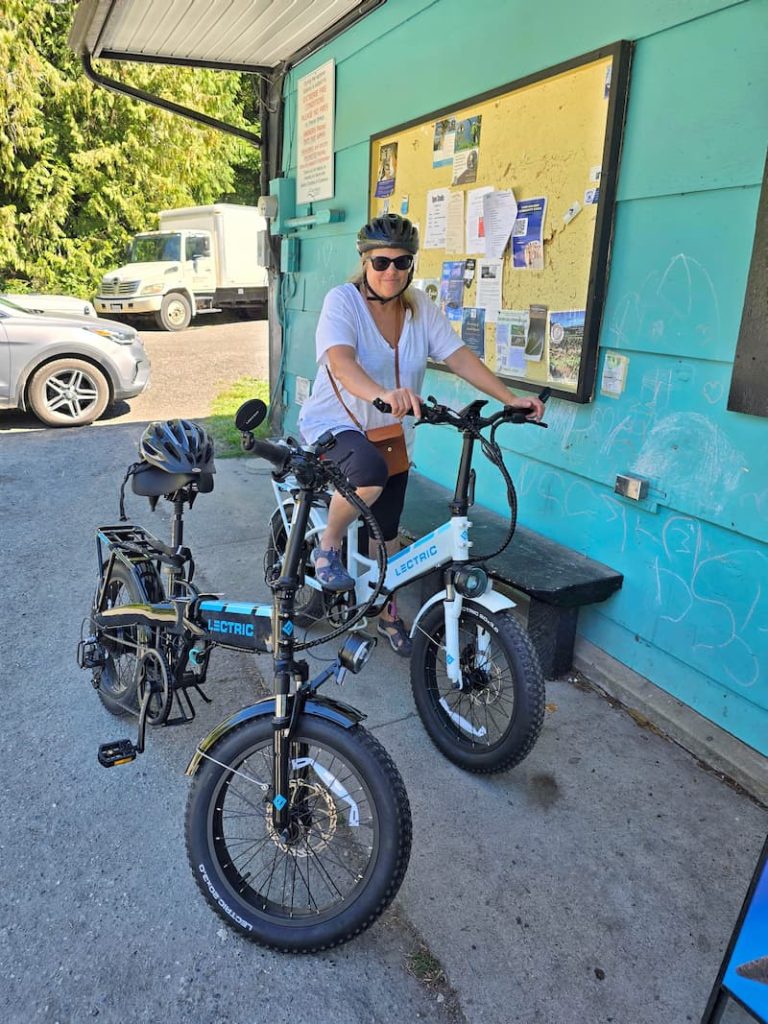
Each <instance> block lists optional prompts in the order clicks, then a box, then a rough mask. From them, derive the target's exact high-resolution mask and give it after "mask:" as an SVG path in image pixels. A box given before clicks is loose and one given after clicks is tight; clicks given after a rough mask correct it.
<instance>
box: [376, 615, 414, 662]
mask: <svg viewBox="0 0 768 1024" xmlns="http://www.w3.org/2000/svg"><path fill="white" fill-rule="evenodd" d="M377 632H378V633H379V635H380V636H385V637H386V638H387V640H389V646H390V647H391V648H392V650H393V651H394V652H395V654H399V655H400V657H401V658H410V656H411V651H412V650H413V643H412V642H411V638H410V637H409V636H408V630H407V629H406V628H405V623H404V622H403V620H402V619H400V618H397V619H379V625H378V629H377Z"/></svg>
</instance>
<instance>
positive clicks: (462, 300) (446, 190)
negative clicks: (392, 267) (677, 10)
mask: <svg viewBox="0 0 768 1024" xmlns="http://www.w3.org/2000/svg"><path fill="white" fill-rule="evenodd" d="M630 52H631V48H630V44H629V43H617V44H615V45H613V46H611V47H606V48H605V49H603V50H599V51H595V52H593V53H591V54H587V55H585V56H583V57H580V58H577V59H576V60H574V61H570V62H568V63H567V64H564V65H558V66H557V67H556V68H551V69H548V70H546V71H543V72H540V73H538V74H536V75H533V76H530V77H528V78H526V79H523V80H520V81H518V82H513V83H511V84H509V85H506V86H504V87H502V88H500V89H496V90H494V91H493V92H491V93H485V94H483V95H481V96H477V97H474V98H472V99H469V100H466V101H464V102H462V103H458V104H455V105H453V106H451V107H449V108H443V109H442V110H439V111H435V112H433V113H430V114H428V115H426V116H424V117H422V118H420V119H419V120H418V121H412V122H409V123H408V124H405V125H400V126H399V127H396V128H393V129H389V130H387V131H386V132H382V133H379V134H377V135H375V136H374V137H372V139H371V154H370V158H371V159H370V202H369V206H370V213H371V216H376V215H377V214H381V213H384V212H393V213H400V214H402V215H403V216H407V217H408V218H409V219H410V220H412V221H413V222H414V223H415V224H417V225H418V227H419V232H420V236H421V250H420V253H419V257H418V261H417V265H416V270H415V280H414V284H415V285H416V286H417V287H422V288H423V289H424V290H426V291H427V292H428V293H429V294H430V295H431V297H433V299H434V300H435V301H436V302H437V303H438V305H440V306H441V308H442V309H443V311H444V312H446V315H448V316H449V318H450V319H451V320H452V323H453V326H454V329H455V330H456V331H457V333H458V334H460V335H461V336H462V337H463V338H464V340H465V343H466V344H468V345H469V346H470V347H471V348H472V349H473V350H474V351H476V352H477V354H478V355H479V356H480V358H481V359H483V361H484V362H485V363H486V365H487V366H489V368H490V369H492V370H493V371H494V372H495V373H497V374H498V375H499V376H500V377H502V378H504V379H505V380H508V381H509V383H511V384H513V385H515V386H521V387H523V388H528V389H531V390H540V389H541V388H542V387H544V386H549V387H551V388H552V390H553V392H554V393H555V394H558V395H559V396H561V397H564V398H570V399H572V400H574V401H581V402H586V401H589V400H590V398H591V396H592V392H593V389H594V377H595V367H596V362H597V344H598V334H599V327H600V318H601V314H602V307H603V298H604V294H605V285H606V280H607V270H608V253H609V242H610V232H611V225H612V215H613V205H614V196H615V187H616V176H617V170H618V158H619V152H620V142H621V131H622V128H623V120H624V111H625V107H626V99H627V87H628V79H629V60H630ZM505 239H506V241H505Z"/></svg>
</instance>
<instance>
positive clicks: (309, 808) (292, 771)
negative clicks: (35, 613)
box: [78, 400, 411, 952]
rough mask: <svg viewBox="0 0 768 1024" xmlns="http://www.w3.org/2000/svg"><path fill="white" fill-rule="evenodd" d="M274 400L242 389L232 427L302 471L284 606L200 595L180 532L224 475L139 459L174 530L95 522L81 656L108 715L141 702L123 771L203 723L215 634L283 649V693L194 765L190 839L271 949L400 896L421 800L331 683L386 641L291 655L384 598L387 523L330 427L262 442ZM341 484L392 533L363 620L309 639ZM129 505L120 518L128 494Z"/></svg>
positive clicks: (213, 901)
mask: <svg viewBox="0 0 768 1024" xmlns="http://www.w3.org/2000/svg"><path fill="white" fill-rule="evenodd" d="M265 412H266V408H265V406H264V403H263V402H260V401H258V400H253V401H250V402H246V403H245V405H243V406H242V407H241V409H240V410H239V411H238V414H237V417H236V424H237V426H238V428H239V429H240V430H241V432H242V435H243V438H244V446H245V447H246V448H249V449H251V450H253V451H254V453H255V454H257V455H259V456H261V457H263V458H265V459H267V460H268V461H269V462H270V463H271V464H272V466H273V471H274V475H275V476H276V477H278V478H280V477H285V476H289V475H290V476H291V478H292V479H293V480H295V482H296V494H295V502H296V513H295V523H294V525H295V531H294V530H292V531H291V533H290V536H289V537H288V538H287V544H286V549H285V557H284V559H283V561H282V565H281V571H280V573H279V575H277V576H273V577H272V578H270V580H269V582H270V586H271V588H272V595H273V600H272V603H271V605H263V604H258V603H255V602H233V601H229V600H226V599H222V598H221V597H219V596H215V595H208V594H203V593H200V592H199V590H198V589H197V587H196V586H195V584H194V583H193V576H194V561H193V558H192V554H191V552H190V550H189V549H188V548H187V547H185V546H184V544H183V516H184V507H185V505H189V506H190V507H191V506H192V504H193V503H194V501H195V499H196V497H197V495H198V494H199V493H202V492H205V491H206V490H211V489H212V478H211V477H210V475H207V474H191V473H190V474H168V473H165V472H163V471H162V470H160V469H158V468H156V467H154V466H148V465H147V464H141V463H140V464H137V465H136V466H134V467H132V471H129V474H127V475H126V480H124V481H123V488H124V487H125V483H126V481H127V479H128V478H129V476H131V478H132V488H133V490H134V492H135V493H137V494H140V495H144V496H146V497H149V499H150V502H152V503H156V502H157V501H158V499H159V498H160V497H161V496H165V497H167V498H168V500H170V501H171V502H172V504H173V517H172V524H171V543H170V545H166V544H164V543H163V542H162V541H160V540H158V539H157V538H155V537H153V536H152V535H150V534H149V533H148V532H147V531H146V530H144V529H143V528H142V527H141V526H136V525H132V524H128V523H125V522H121V523H120V525H117V526H103V527H100V528H99V529H98V530H97V552H98V568H99V584H98V587H97V591H96V595H95V598H94V601H93V606H92V609H91V612H90V615H89V617H88V620H87V621H88V635H87V636H84V637H83V638H82V639H81V641H80V645H79V649H78V660H79V663H80V665H81V667H82V668H86V669H90V670H91V672H92V682H93V686H94V687H95V689H96V691H97V693H98V695H99V697H100V698H101V700H102V702H103V703H104V705H105V706H106V707H107V709H108V710H109V711H111V712H112V713H114V714H116V715H121V714H134V715H138V738H137V740H136V742H135V743H134V742H133V741H131V740H128V739H124V740H119V741H117V742H112V743H106V744H103V745H102V746H101V747H100V748H99V754H98V757H99V762H100V763H101V764H102V765H104V766H105V767H112V766H115V765H120V764H126V763H129V762H131V761H133V760H135V758H136V756H137V754H139V753H142V752H143V750H144V746H145V738H146V726H147V724H149V725H162V724H167V723H170V722H177V721H189V720H191V719H192V718H193V717H194V705H193V703H192V700H191V699H190V695H191V694H194V693H197V694H198V695H199V696H200V697H202V698H203V699H204V700H206V701H208V698H207V697H205V695H204V693H203V690H202V687H203V685H204V684H205V682H206V675H207V670H208V663H209V658H210V655H211V652H212V650H213V649H214V648H215V647H217V646H221V647H227V648H234V649H236V650H244V651H253V652H269V653H271V654H272V657H273V659H274V689H273V694H272V696H270V697H266V698H264V699H262V700H259V701H257V702H256V703H255V704H252V705H251V706H249V707H246V708H243V709H242V710H240V711H238V712H236V713H235V714H233V715H231V716H230V717H229V718H227V719H226V720H225V721H224V722H222V723H221V724H220V725H218V726H216V728H215V729H214V730H213V731H212V732H210V733H209V734H208V736H206V737H205V739H204V740H203V741H202V742H201V743H200V744H199V745H198V747H197V749H196V751H195V753H194V755H193V757H192V759H191V761H190V763H189V766H188V768H187V774H188V775H189V776H191V777H192V778H193V782H192V786H191V789H190V793H189V798H188V802H187V811H186V844H187V852H188V856H189V862H190V866H191V868H192V871H193V874H194V877H195V880H196V882H197V885H198V887H199V888H200V890H201V892H202V894H203V896H204V897H205V899H206V900H207V901H208V903H209V904H210V905H211V907H212V908H213V909H214V910H215V911H216V912H217V913H218V914H220V915H221V916H222V917H223V918H224V920H225V921H226V922H227V924H229V925H230V926H231V927H233V928H235V929H236V930H237V931H239V932H241V933H242V934H244V935H245V936H247V937H248V938H250V939H253V940H255V941H257V942H260V943H261V944H263V945H266V946H269V947H271V948H274V949H279V950H284V951H297V952H310V951H316V950H319V949H325V948H329V947H331V946H335V945H338V944H339V943H342V942H345V941H347V940H348V939H351V938H352V937H354V936H355V935H357V934H358V933H359V932H361V931H363V930H364V929H365V928H367V927H368V926H369V925H370V924H371V923H372V922H373V921H374V920H375V919H376V918H377V917H378V916H379V915H380V914H381V913H382V911H383V910H384V909H385V908H386V907H387V906H388V904H389V903H390V902H391V900H392V899H393V898H394V896H395V894H396V893H397V891H398V889H399V887H400V884H401V882H402V880H403V877H404V875H405V871H406V868H407V865H408V859H409V855H410V848H411V814H410V807H409V803H408V797H407V794H406V791H405V786H404V784H403V781H402V779H401V777H400V774H399V772H398V770H397V768H396V767H395V765H394V763H393V762H392V760H391V758H390V757H389V755H388V754H387V752H386V751H385V750H384V748H383V747H382V746H381V744H380V743H379V742H378V740H376V739H375V738H374V737H373V735H372V734H371V733H370V732H368V731H367V730H365V729H364V728H363V727H362V725H361V721H362V719H363V718H364V716H363V715H362V714H361V713H360V712H359V711H357V710H356V709H355V708H353V707H350V706H349V705H348V704H344V703H341V702H340V701H337V700H335V699H333V698H331V697H329V696H326V695H325V694H320V693H319V692H318V691H319V689H320V687H321V686H322V685H323V684H324V683H326V682H327V681H328V680H330V679H335V680H336V681H337V682H342V681H343V678H344V676H345V674H346V672H348V671H350V672H358V671H360V669H361V668H362V667H363V665H364V664H365V662H366V661H367V659H368V657H369V655H370V653H371V650H372V648H373V646H374V644H375V639H374V638H372V637H368V636H361V635H357V634H352V635H348V636H347V638H346V640H345V641H344V643H343V646H342V647H341V650H340V651H339V653H338V657H337V658H336V660H335V661H334V662H333V663H332V664H330V665H329V666H328V667H326V668H325V669H324V670H323V671H322V672H320V674H319V675H317V676H316V677H315V678H313V679H310V678H309V667H308V665H307V663H306V662H305V661H302V660H298V659H297V658H296V657H295V655H296V652H297V651H299V650H301V649H303V648H307V647H311V646H314V645H316V644H318V643H320V642H323V641H325V640H328V639H332V638H334V637H338V636H340V635H341V634H342V633H347V631H348V630H349V627H350V626H351V625H354V622H355V621H357V620H358V619H361V618H362V617H363V616H364V615H365V612H366V611H367V610H368V608H369V607H370V606H371V605H372V604H373V603H374V602H375V601H376V599H377V597H378V595H379V592H380V590H381V587H382V584H383V579H384V572H385V565H386V549H385V547H384V544H383V540H382V537H381V531H380V529H379V526H378V524H377V522H376V520H375V518H374V517H373V515H372V514H371V512H370V509H369V508H368V507H367V506H366V505H365V504H364V503H363V502H362V501H361V500H360V499H359V498H358V497H357V495H356V494H355V492H354V490H353V488H352V487H351V486H350V484H349V483H348V481H347V480H346V477H345V476H344V475H343V472H342V471H341V470H340V469H338V468H337V467H336V466H334V464H333V463H331V462H324V461H323V459H322V454H323V452H324V451H327V450H328V449H329V448H330V447H332V446H333V444H334V443H335V442H334V439H333V437H332V436H331V435H330V434H328V435H325V436H324V437H322V438H320V440H319V441H318V442H317V444H315V445H314V446H312V447H309V448H300V447H298V446H296V445H289V444H282V443H281V444H274V443H272V442H269V441H264V440H260V439H256V438H254V436H253V431H254V430H255V429H256V427H257V426H258V424H259V423H260V422H261V420H262V419H263V418H264V415H265ZM329 486H333V487H335V488H336V489H337V490H339V491H340V492H341V493H342V494H343V495H344V496H345V498H346V499H347V500H348V501H350V502H352V504H354V505H355V506H356V508H357V509H358V511H359V513H360V515H361V516H362V518H363V521H364V522H365V523H366V526H367V527H368V529H369V531H370V533H371V535H372V536H373V537H374V538H375V539H376V540H377V541H378V542H379V555H378V564H379V567H380V574H379V575H380V578H379V580H378V583H377V584H375V585H374V587H373V588H372V591H371V595H370V600H369V601H368V602H367V603H366V604H365V606H363V607H361V608H360V609H359V614H358V615H357V616H355V618H354V619H351V620H347V621H345V622H344V623H341V624H339V625H338V626H337V627H336V628H333V629H332V631H331V632H330V633H328V634H326V635H325V636H323V637H320V638H315V639H312V640H306V639H305V640H304V641H299V640H298V638H297V633H296V625H295V617H294V611H295V609H294V598H295V594H296V591H297V589H298V587H299V586H300V585H301V579H300V571H299V570H300V565H301V563H302V558H303V547H304V534H305V532H306V528H307V523H308V520H309V513H310V509H311V508H312V506H313V503H314V502H316V501H317V500H318V497H319V496H321V495H323V494H324V493H325V492H326V491H327V489H328V487H329ZM120 504H121V515H123V516H124V512H123V495H122V492H121V502H120Z"/></svg>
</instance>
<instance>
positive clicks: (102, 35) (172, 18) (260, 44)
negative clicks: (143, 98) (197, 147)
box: [69, 0, 386, 73]
mask: <svg viewBox="0 0 768 1024" xmlns="http://www.w3.org/2000/svg"><path fill="white" fill-rule="evenodd" d="M385 2H386V0H364V2H360V0H81V2H80V3H79V4H78V7H77V11H76V14H75V20H74V23H73V25H72V30H71V32H70V36H69V44H70V46H71V47H72V49H73V50H75V52H76V53H78V54H80V55H82V56H84V57H93V58H100V57H101V58H108V59H111V60H127V61H145V62H150V63H157V64H183V65H188V66H192V67H209V68H220V69H222V70H230V71H251V72H253V71H258V72H261V73H268V72H271V71H274V70H275V69H276V68H280V67H282V68H286V67H290V66H292V65H293V64H296V63H298V61H300V60H303V59H304V58H305V57H307V56H308V55H309V54H310V53H313V52H314V51H315V50H316V49H318V48H319V47H320V46H323V45H324V44H325V43H327V42H328V41H329V40H330V39H332V38H333V37H334V36H336V35H338V34H339V33H340V32H343V31H344V30H345V29H346V28H348V27H349V26H350V25H351V24H353V23H354V22H355V21H358V20H359V19H360V18H363V17H365V15H366V14H368V13H369V11H372V10H373V9H374V8H375V7H379V6H381V4H383V3H385Z"/></svg>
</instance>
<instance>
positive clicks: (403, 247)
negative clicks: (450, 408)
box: [299, 213, 544, 657]
mask: <svg viewBox="0 0 768 1024" xmlns="http://www.w3.org/2000/svg"><path fill="white" fill-rule="evenodd" d="M418 249H419V235H418V231H417V230H416V228H415V226H414V225H413V224H412V223H411V222H410V221H409V220H407V219H406V218H403V217H400V216H398V215H397V214H394V213H388V214H385V215H384V216H382V217H375V218H374V219H373V220H371V221H370V222H369V223H368V224H366V225H364V227H362V228H361V229H360V231H359V233H358V236H357V251H358V253H359V254H360V269H359V271H358V273H357V275H356V276H355V277H354V278H353V279H352V281H350V282H349V283H347V284H343V285H340V286H338V287H336V288H333V289H331V291H330V292H329V293H328V294H327V295H326V297H325V301H324V303H323V308H322V311H321V313H320V320H319V322H318V325H317V333H316V348H317V362H318V372H317V376H316V378H315V383H314V386H313V388H312V395H311V398H309V400H308V401H307V402H306V403H305V404H304V405H303V407H302V411H301V416H300V417H299V427H300V429H301V433H302V436H303V438H304V440H305V442H306V443H308V444H312V443H314V442H315V441H316V440H317V438H318V437H320V435H321V434H323V433H324V432H325V431H328V430H330V431H331V432H332V433H333V434H334V435H336V439H337V443H336V446H335V447H334V448H333V449H332V451H331V452H329V453H328V455H327V458H330V459H334V460H335V461H337V462H339V463H341V464H342V466H343V469H344V473H345V474H346V476H347V477H348V478H349V480H350V482H351V483H352V484H354V486H355V488H356V490H357V494H358V495H359V496H360V497H361V498H362V499H363V501H364V502H365V503H366V504H368V505H370V506H372V508H373V512H374V514H375V516H376V518H377V520H378V522H379V524H380V526H381V529H382V533H383V535H384V540H385V541H386V543H387V553H388V554H389V555H392V554H395V553H396V552H397V550H398V540H397V537H398V528H399V524H400V515H401V513H402V510H403V504H404V502H405V489H406V484H407V482H408V469H407V468H405V469H404V470H403V471H401V472H396V473H393V474H390V472H389V469H388V467H387V463H386V461H385V459H384V457H383V456H382V454H381V452H380V451H379V449H378V448H377V447H376V446H375V444H373V443H372V441H370V440H369V439H368V437H367V436H366V434H367V433H369V432H371V431H372V430H375V429H376V428H380V427H387V426H392V425H393V424H398V423H399V424H402V427H403V433H404V443H405V447H406V449H407V456H406V467H407V465H408V463H409V462H410V456H411V454H412V451H413V423H412V422H411V421H410V419H409V418H410V417H411V416H415V417H417V418H418V417H419V415H420V412H421V408H420V405H419V398H418V395H419V393H420V391H421V385H422V382H423V380H424V373H425V371H426V368H427V360H428V359H432V360H434V361H435V362H439V363H444V364H445V365H446V366H447V367H448V369H450V370H452V371H453V373H455V374H457V375H458V376H459V377H462V378H463V379H464V380H466V381H468V382H469V383H470V384H472V385H473V386H474V387H476V388H478V390H480V391H482V392H484V393H485V394H486V395H490V397H491V398H495V399H496V400H497V401H499V402H501V403H502V404H504V405H507V406H514V407H515V408H517V409H521V410H526V411H529V417H528V418H529V419H532V420H536V421H538V420H540V419H541V417H542V415H543V413H544V406H543V404H542V402H541V401H540V400H539V399H538V398H532V397H527V396H526V397H524V398H520V397H518V396H516V395H514V394H513V393H512V392H511V391H509V389H508V388H506V387H505V386H504V384H502V383H501V381H500V380H499V379H498V378H497V377H496V376H495V375H494V374H493V373H492V372H491V371H490V370H489V369H488V367H487V366H485V365H484V364H483V363H482V362H481V361H480V359H478V357H477V356H476V355H475V354H474V352H472V351H471V350H470V349H468V348H467V347H466V346H465V345H464V344H463V343H462V341H461V340H460V338H459V337H458V336H457V334H456V332H455V331H454V330H453V328H452V326H451V323H450V321H449V320H448V319H447V317H445V316H444V315H443V314H442V313H441V312H440V310H439V309H438V308H437V307H436V306H435V305H434V303H433V302H432V301H431V300H430V299H429V298H428V297H427V295H425V294H424V292H422V291H419V290H418V289H412V288H411V287H410V285H411V281H412V280H413V262H414V258H415V256H416V253H417V252H418ZM376 398H379V399H381V400H382V401H383V402H386V403H387V404H388V405H390V406H391V407H392V414H391V415H390V414H385V413H381V412H379V410H378V409H376V408H375V407H374V405H373V404H372V403H373V401H374V399H376ZM356 517H357V511H356V509H354V508H353V506H352V505H350V504H349V503H348V502H347V501H346V500H345V499H344V498H342V497H341V495H339V494H334V495H333V497H332V499H331V504H330V508H329V511H328V526H327V529H326V531H325V533H324V534H323V536H322V537H321V538H320V543H319V546H318V547H316V548H315V549H314V551H313V554H312V561H313V564H314V567H315V575H316V578H317V581H318V582H319V583H320V585H321V586H322V587H323V588H324V589H326V590H331V591H343V590H347V589H349V588H350V587H352V586H353V585H354V581H353V580H352V578H351V577H350V576H349V574H348V573H347V571H346V569H345V568H344V565H343V562H342V560H341V557H340V552H341V544H342V539H343V537H344V535H345V533H346V531H347V527H348V526H349V525H350V523H352V522H353V520H354V519H355V518H356ZM378 632H379V633H380V634H381V635H382V636H385V637H386V638H387V639H388V640H389V643H390V645H391V647H392V649H393V650H394V651H395V652H396V653H397V654H399V655H401V656H403V657H409V656H410V654H411V640H410V637H409V636H408V630H407V629H406V627H405V625H404V623H403V621H402V619H401V618H400V616H399V615H398V611H397V605H396V603H395V601H394V600H392V601H391V602H390V603H389V604H388V605H387V606H386V607H385V608H384V610H383V611H382V612H381V615H380V617H379V625H378Z"/></svg>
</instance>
